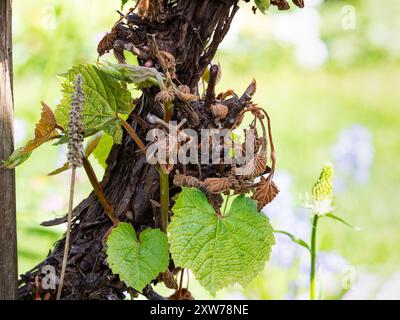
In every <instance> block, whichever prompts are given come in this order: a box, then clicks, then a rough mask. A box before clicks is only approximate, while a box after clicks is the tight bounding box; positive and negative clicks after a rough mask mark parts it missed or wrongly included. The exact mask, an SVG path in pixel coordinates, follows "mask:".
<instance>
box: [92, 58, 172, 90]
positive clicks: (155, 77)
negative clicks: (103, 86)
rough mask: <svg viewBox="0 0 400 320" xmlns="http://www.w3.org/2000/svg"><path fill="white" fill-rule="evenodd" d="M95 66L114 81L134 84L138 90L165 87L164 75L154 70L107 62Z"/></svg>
mask: <svg viewBox="0 0 400 320" xmlns="http://www.w3.org/2000/svg"><path fill="white" fill-rule="evenodd" d="M97 66H98V67H99V68H100V70H102V71H103V72H105V73H107V74H108V75H109V76H110V77H112V78H114V79H115V80H118V81H124V82H128V83H134V84H135V85H136V87H137V88H138V89H142V88H146V87H149V86H152V85H156V86H158V87H160V88H163V87H165V84H164V78H165V77H164V75H163V74H162V73H160V72H158V71H157V69H155V68H147V67H141V66H132V65H129V64H115V63H111V62H107V61H103V62H101V63H98V64H97Z"/></svg>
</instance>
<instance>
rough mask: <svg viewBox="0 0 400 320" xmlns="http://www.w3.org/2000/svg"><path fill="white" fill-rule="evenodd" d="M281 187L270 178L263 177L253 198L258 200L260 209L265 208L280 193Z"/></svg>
mask: <svg viewBox="0 0 400 320" xmlns="http://www.w3.org/2000/svg"><path fill="white" fill-rule="evenodd" d="M278 193H279V189H278V187H277V186H276V184H275V182H273V181H272V180H270V179H265V178H264V177H261V181H260V183H259V184H258V187H257V189H256V192H255V193H254V194H253V197H252V198H253V199H254V200H255V201H256V202H257V208H258V210H261V209H262V208H264V207H265V206H266V205H267V204H268V203H270V202H272V200H274V199H275V197H276V196H277V195H278Z"/></svg>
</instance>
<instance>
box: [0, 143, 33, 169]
mask: <svg viewBox="0 0 400 320" xmlns="http://www.w3.org/2000/svg"><path fill="white" fill-rule="evenodd" d="M31 153H32V152H25V147H21V148H18V149H16V150H15V151H14V152H13V153H12V154H11V156H10V157H9V158H8V159H7V160H5V161H3V163H2V164H1V165H0V168H6V169H14V168H16V167H17V166H19V165H20V164H21V163H23V162H25V161H26V160H27V159H28V158H29V157H30V156H31Z"/></svg>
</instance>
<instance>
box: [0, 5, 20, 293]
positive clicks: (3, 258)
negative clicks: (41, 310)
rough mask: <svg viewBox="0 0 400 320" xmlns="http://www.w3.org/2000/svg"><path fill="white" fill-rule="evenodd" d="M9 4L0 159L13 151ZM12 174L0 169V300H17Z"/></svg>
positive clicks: (6, 8)
mask: <svg viewBox="0 0 400 320" xmlns="http://www.w3.org/2000/svg"><path fill="white" fill-rule="evenodd" d="M11 2H12V0H0V160H4V159H7V158H8V157H9V156H10V155H11V153H12V152H13V150H14V141H13V84H12V83H13V77H12V73H13V70H12V33H11V23H12V20H11V12H12V11H11ZM17 273H18V271H17V230H16V207H15V172H14V170H6V169H2V168H0V300H4V299H16V298H17Z"/></svg>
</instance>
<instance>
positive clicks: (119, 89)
mask: <svg viewBox="0 0 400 320" xmlns="http://www.w3.org/2000/svg"><path fill="white" fill-rule="evenodd" d="M77 74H81V75H82V77H83V85H82V86H83V91H84V94H85V103H84V106H83V125H84V131H85V136H87V135H90V134H94V133H96V132H98V131H101V130H103V131H105V132H106V133H108V134H109V135H111V136H112V137H113V138H114V141H115V142H116V143H120V142H121V139H122V129H121V126H120V122H119V119H118V118H117V117H116V114H117V113H122V114H128V113H129V112H130V111H131V110H132V108H133V104H132V97H131V94H130V92H129V91H128V90H127V89H126V88H124V87H123V86H122V85H121V83H120V82H119V81H117V80H115V79H114V78H112V77H110V76H109V75H107V73H105V72H104V71H102V70H100V69H99V68H97V67H96V66H94V65H91V64H87V65H77V66H74V67H73V68H72V69H71V70H70V71H68V72H67V73H66V74H63V75H62V77H63V78H64V79H63V81H62V91H63V98H62V100H61V102H60V104H59V106H58V107H57V109H56V111H55V114H56V119H57V122H58V124H60V125H61V126H62V127H64V128H66V127H67V122H68V113H69V110H70V108H71V94H72V91H73V80H74V79H75V77H76V75H77Z"/></svg>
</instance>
